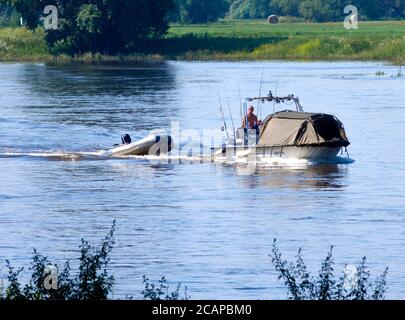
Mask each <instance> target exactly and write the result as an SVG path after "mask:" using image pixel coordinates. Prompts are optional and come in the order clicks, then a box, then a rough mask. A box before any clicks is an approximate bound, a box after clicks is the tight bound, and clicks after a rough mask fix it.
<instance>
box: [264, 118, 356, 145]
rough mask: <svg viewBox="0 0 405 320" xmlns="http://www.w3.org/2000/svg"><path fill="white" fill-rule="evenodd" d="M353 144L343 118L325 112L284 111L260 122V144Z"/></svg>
mask: <svg viewBox="0 0 405 320" xmlns="http://www.w3.org/2000/svg"><path fill="white" fill-rule="evenodd" d="M348 145H350V142H349V139H348V138H347V136H346V132H345V129H344V127H343V124H342V122H340V121H339V120H338V119H337V118H336V117H334V116H332V115H328V114H323V113H306V112H295V111H289V110H286V111H281V112H277V113H275V114H272V115H270V116H268V117H267V118H266V119H265V120H264V121H263V124H262V125H261V126H260V137H259V143H258V145H257V146H258V147H271V146H298V147H303V146H329V147H347V146H348Z"/></svg>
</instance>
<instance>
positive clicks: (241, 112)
mask: <svg viewBox="0 0 405 320" xmlns="http://www.w3.org/2000/svg"><path fill="white" fill-rule="evenodd" d="M238 89H239V108H240V117H241V118H242V117H243V111H242V94H241V92H240V83H238Z"/></svg>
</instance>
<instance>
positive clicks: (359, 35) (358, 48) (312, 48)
mask: <svg viewBox="0 0 405 320" xmlns="http://www.w3.org/2000/svg"><path fill="white" fill-rule="evenodd" d="M182 37H184V38H187V37H189V38H190V39H189V41H188V42H189V44H190V43H192V39H191V38H192V37H194V41H196V42H198V40H199V39H202V40H201V41H202V42H204V40H207V43H208V44H209V43H210V42H214V41H216V42H218V43H223V42H224V41H225V42H226V41H228V42H229V41H230V39H232V40H233V43H234V46H233V47H232V46H231V45H229V46H227V47H226V48H225V49H223V48H221V47H220V46H218V47H217V48H213V47H209V46H208V49H205V50H204V49H200V50H193V51H190V50H189V51H188V52H186V53H184V52H183V53H181V52H176V54H177V55H178V56H179V55H180V56H183V57H184V58H186V59H202V60H205V59H225V60H227V59H229V60H237V59H243V60H244V59H248V60H250V59H254V60H267V59H270V60H271V59H289V60H383V61H390V62H393V63H398V64H401V63H404V62H405V21H382V22H360V23H359V28H358V29H357V30H346V29H345V28H344V27H343V23H280V24H278V25H270V24H268V23H267V22H266V21H258V20H253V21H252V20H250V21H241V20H236V21H221V22H217V23H212V24H208V25H193V26H189V25H186V26H181V25H174V26H172V27H171V28H170V30H169V33H168V35H167V38H168V39H173V40H172V41H175V40H179V39H181V38H182ZM254 41H256V42H255V45H252V44H253V42H254ZM243 43H246V47H245V48H243ZM195 46H196V45H195ZM174 51H175V50H174Z"/></svg>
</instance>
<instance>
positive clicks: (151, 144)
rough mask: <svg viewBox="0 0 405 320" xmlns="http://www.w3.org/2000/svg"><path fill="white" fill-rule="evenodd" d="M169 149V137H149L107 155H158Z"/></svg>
mask: <svg viewBox="0 0 405 320" xmlns="http://www.w3.org/2000/svg"><path fill="white" fill-rule="evenodd" d="M171 149H172V138H171V137H170V136H169V135H151V136H148V137H146V138H145V139H142V140H139V141H136V142H133V143H130V144H127V145H120V146H118V147H116V148H113V149H110V150H108V151H107V154H108V155H110V156H114V157H121V156H147V155H160V154H166V153H169V152H170V151H171Z"/></svg>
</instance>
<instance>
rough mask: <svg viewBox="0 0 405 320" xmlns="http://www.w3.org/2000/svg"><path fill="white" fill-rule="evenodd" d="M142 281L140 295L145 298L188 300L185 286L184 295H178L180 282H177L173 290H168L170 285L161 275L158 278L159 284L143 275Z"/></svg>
mask: <svg viewBox="0 0 405 320" xmlns="http://www.w3.org/2000/svg"><path fill="white" fill-rule="evenodd" d="M143 283H144V285H145V289H144V290H143V291H142V295H143V297H144V299H145V300H188V299H189V297H188V295H187V287H185V288H184V296H183V298H181V297H180V289H181V284H180V283H179V284H178V285H177V287H176V289H175V290H174V291H171V292H170V291H169V290H170V287H169V286H168V284H167V280H166V278H165V277H163V278H162V279H161V280H159V284H158V285H155V284H153V283H151V281H150V280H149V279H148V278H146V276H143Z"/></svg>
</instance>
